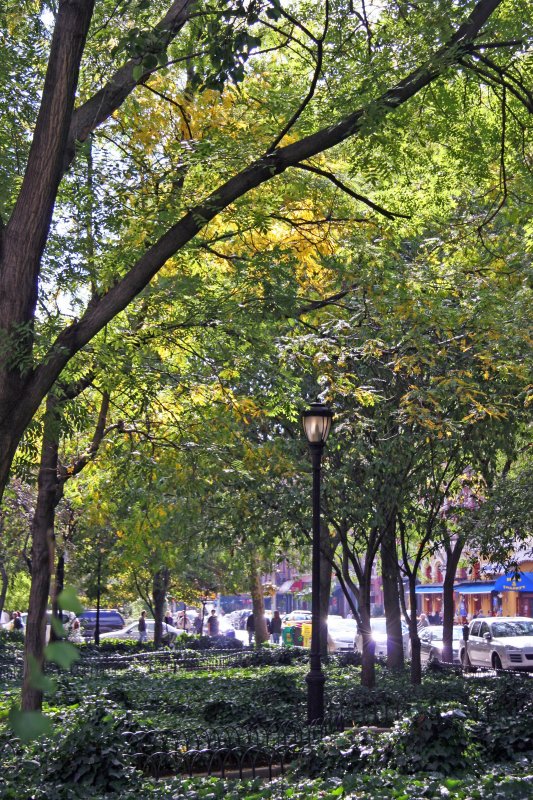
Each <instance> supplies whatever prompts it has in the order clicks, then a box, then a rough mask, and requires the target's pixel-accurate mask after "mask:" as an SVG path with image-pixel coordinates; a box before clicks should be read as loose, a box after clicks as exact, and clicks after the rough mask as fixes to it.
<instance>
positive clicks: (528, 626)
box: [492, 620, 533, 637]
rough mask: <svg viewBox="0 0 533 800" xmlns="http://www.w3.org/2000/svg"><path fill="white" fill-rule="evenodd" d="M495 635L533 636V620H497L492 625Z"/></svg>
mask: <svg viewBox="0 0 533 800" xmlns="http://www.w3.org/2000/svg"><path fill="white" fill-rule="evenodd" d="M492 635H493V636H497V637H500V636H503V637H505V636H533V620H531V622H529V621H528V620H520V621H518V620H512V621H509V622H495V623H494V624H493V625H492Z"/></svg>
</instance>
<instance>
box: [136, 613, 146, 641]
mask: <svg viewBox="0 0 533 800" xmlns="http://www.w3.org/2000/svg"><path fill="white" fill-rule="evenodd" d="M137 630H138V631H139V642H147V641H148V634H147V633H146V611H141V616H140V617H139V623H138V625H137Z"/></svg>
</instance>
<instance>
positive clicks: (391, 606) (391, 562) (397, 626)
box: [380, 514, 404, 670]
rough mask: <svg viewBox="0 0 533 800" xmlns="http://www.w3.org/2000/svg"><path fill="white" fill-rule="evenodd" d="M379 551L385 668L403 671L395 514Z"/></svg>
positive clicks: (386, 529) (388, 525)
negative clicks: (383, 607) (384, 618)
mask: <svg viewBox="0 0 533 800" xmlns="http://www.w3.org/2000/svg"><path fill="white" fill-rule="evenodd" d="M380 550H381V577H382V581H383V602H384V606H385V617H386V620H387V666H388V667H389V668H390V669H394V670H403V668H404V652H403V635H402V612H401V608H400V596H399V581H398V572H399V570H398V557H397V552H396V514H394V515H392V516H391V519H390V520H389V522H388V524H387V526H386V528H385V533H384V535H383V539H382V541H381V548H380Z"/></svg>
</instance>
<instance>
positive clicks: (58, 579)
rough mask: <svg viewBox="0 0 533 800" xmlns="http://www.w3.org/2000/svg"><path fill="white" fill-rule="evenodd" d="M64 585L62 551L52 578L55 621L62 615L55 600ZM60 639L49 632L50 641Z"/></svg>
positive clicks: (52, 630) (63, 558) (52, 632)
mask: <svg viewBox="0 0 533 800" xmlns="http://www.w3.org/2000/svg"><path fill="white" fill-rule="evenodd" d="M54 527H55V514H54ZM64 585H65V552H64V551H63V550H62V551H61V552H60V553H58V556H57V561H56V572H55V578H54V588H53V592H52V614H53V616H54V617H56V619H59V620H61V619H62V614H61V609H60V608H59V605H58V602H57V598H58V597H59V595H60V594H61V592H62V591H63V588H64ZM59 638H60V637H59V636H57V634H56V632H55V631H54V629H53V628H52V629H51V631H50V641H51V642H56V641H57V640H58V639H59Z"/></svg>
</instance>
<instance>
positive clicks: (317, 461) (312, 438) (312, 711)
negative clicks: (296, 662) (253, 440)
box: [302, 402, 333, 724]
mask: <svg viewBox="0 0 533 800" xmlns="http://www.w3.org/2000/svg"><path fill="white" fill-rule="evenodd" d="M332 419H333V411H332V410H331V409H330V408H328V406H326V405H324V404H323V403H319V402H315V403H311V405H310V407H309V408H308V409H307V411H304V413H303V420H302V421H303V426H304V432H305V435H306V437H307V441H308V443H309V450H310V451H311V463H312V466H313V564H312V583H311V587H312V601H311V616H312V620H311V622H312V630H311V659H310V670H309V674H308V675H307V677H306V679H305V680H306V682H307V722H308V723H309V724H311V723H312V722H315V721H319V722H321V721H322V720H323V718H324V683H325V681H326V678H325V677H324V673H323V672H322V660H321V657H320V640H321V635H320V633H321V627H322V623H321V619H320V470H321V467H322V451H323V450H324V444H325V443H326V439H327V438H328V436H329V432H330V430H331V421H332Z"/></svg>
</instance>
